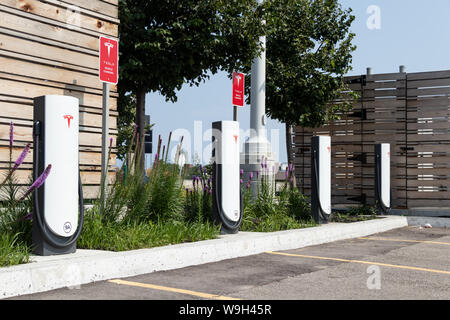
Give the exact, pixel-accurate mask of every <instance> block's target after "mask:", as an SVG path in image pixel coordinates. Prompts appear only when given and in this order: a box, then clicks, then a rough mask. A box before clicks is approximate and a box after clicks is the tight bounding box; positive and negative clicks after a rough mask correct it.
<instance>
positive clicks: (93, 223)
mask: <svg viewBox="0 0 450 320" xmlns="http://www.w3.org/2000/svg"><path fill="white" fill-rule="evenodd" d="M219 233H220V229H219V227H218V226H215V225H213V224H211V223H198V222H190V223H189V222H180V221H175V220H172V221H170V220H159V221H156V222H153V221H148V222H134V223H125V222H122V223H120V222H104V221H102V217H101V216H100V215H98V214H95V213H93V212H89V213H88V214H87V215H86V219H85V224H84V228H83V232H82V234H81V236H80V238H79V239H78V242H77V246H78V247H79V248H85V249H97V250H109V251H126V250H134V249H142V248H152V247H158V246H165V245H169V244H178V243H183V242H192V241H200V240H207V239H214V238H216V237H217V236H218V235H219Z"/></svg>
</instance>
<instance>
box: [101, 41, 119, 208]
mask: <svg viewBox="0 0 450 320" xmlns="http://www.w3.org/2000/svg"><path fill="white" fill-rule="evenodd" d="M99 40H100V41H99V42H100V43H99V53H100V54H99V78H100V81H102V82H103V99H102V169H101V170H102V172H101V178H100V179H101V180H100V186H101V193H100V199H101V209H100V211H101V212H103V208H104V203H105V199H106V189H107V186H108V181H107V180H108V162H109V159H108V148H109V89H110V88H109V87H110V84H111V83H112V84H117V81H118V69H119V42H118V41H117V40H114V39H110V38H106V37H100V39H99Z"/></svg>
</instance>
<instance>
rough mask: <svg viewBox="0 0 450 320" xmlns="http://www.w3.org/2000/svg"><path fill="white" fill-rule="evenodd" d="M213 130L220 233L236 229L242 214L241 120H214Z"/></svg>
mask: <svg viewBox="0 0 450 320" xmlns="http://www.w3.org/2000/svg"><path fill="white" fill-rule="evenodd" d="M212 131H213V134H212V159H213V173H212V196H213V199H212V203H213V206H212V207H213V210H212V211H213V218H214V221H215V222H216V223H217V224H220V225H221V233H223V234H232V233H237V232H238V230H239V227H240V226H241V224H242V217H243V204H242V195H241V188H240V159H239V151H240V150H239V149H240V144H239V122H237V121H217V122H213V123H212Z"/></svg>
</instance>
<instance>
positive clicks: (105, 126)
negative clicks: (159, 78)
mask: <svg viewBox="0 0 450 320" xmlns="http://www.w3.org/2000/svg"><path fill="white" fill-rule="evenodd" d="M108 138H109V83H107V82H103V99H102V174H101V181H100V185H101V194H100V199H101V201H102V203H101V208H102V209H103V206H104V203H105V198H106V190H107V186H108V182H107V180H108V178H107V177H108V160H109V159H108V147H109V143H108V142H109V141H108V140H109V139H108ZM101 211H103V210H101Z"/></svg>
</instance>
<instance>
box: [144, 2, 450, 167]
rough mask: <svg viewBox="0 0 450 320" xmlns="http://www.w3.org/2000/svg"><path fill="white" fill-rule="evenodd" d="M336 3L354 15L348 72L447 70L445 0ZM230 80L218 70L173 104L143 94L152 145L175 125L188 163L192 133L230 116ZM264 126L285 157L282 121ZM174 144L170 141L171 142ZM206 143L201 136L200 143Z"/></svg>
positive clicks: (449, 11) (243, 116) (245, 119)
mask: <svg viewBox="0 0 450 320" xmlns="http://www.w3.org/2000/svg"><path fill="white" fill-rule="evenodd" d="M340 3H341V4H342V5H343V7H345V8H348V7H350V8H352V9H353V15H355V17H356V19H355V21H354V23H353V26H352V32H354V33H355V34H356V37H355V39H354V44H355V45H357V50H356V51H355V52H354V54H353V63H352V67H353V70H352V71H351V72H350V73H349V75H355V74H362V73H365V72H366V68H367V67H372V69H373V73H391V72H397V71H398V67H399V66H400V65H405V66H406V69H407V72H421V71H435V70H445V69H450V68H449V59H450V41H449V40H450V39H448V36H449V35H450V19H449V17H450V1H448V0H433V1H424V0H340ZM371 6H376V7H375V9H377V10H378V12H379V15H376V16H374V14H376V11H373V10H371V11H369V12H368V11H367V10H368V8H369V7H371ZM372 9H373V7H372ZM378 18H379V19H378ZM368 21H369V25H368V24H367V23H368ZM376 22H379V25H377V23H376ZM369 27H370V28H369ZM267 54H270V52H268V53H267ZM231 85H232V83H231V80H230V79H228V77H227V75H226V74H224V73H219V74H216V75H214V76H211V78H210V80H208V81H206V82H205V83H203V84H202V85H200V86H199V87H189V86H185V87H183V88H182V90H181V91H180V92H179V94H178V101H177V102H176V103H171V102H166V101H165V99H164V98H163V97H161V96H160V95H159V94H156V93H150V94H148V95H147V102H146V103H147V104H146V113H147V114H150V116H151V122H152V123H155V126H154V131H153V141H154V150H155V145H156V142H157V138H158V135H161V137H162V139H163V142H164V143H166V142H167V139H168V136H169V132H170V131H174V130H176V129H178V131H177V132H183V131H180V130H179V129H180V128H181V129H184V132H185V133H187V132H189V133H190V136H191V141H190V143H189V141H187V143H184V149H186V150H187V151H188V153H189V159H188V162H192V158H193V154H194V139H196V141H199V139H202V138H203V137H202V136H201V135H200V134H198V132H202V135H205V137H206V136H207V135H208V133H207V132H206V130H207V129H209V128H210V127H211V123H212V122H213V121H217V120H232V115H233V110H232V106H231ZM196 121H197V122H196ZM199 121H201V122H199ZM239 121H240V126H241V128H243V129H244V130H248V129H249V127H250V106H248V105H246V106H245V107H244V108H242V109H240V110H239ZM195 123H196V126H197V130H196V132H195V133H196V134H195V135H194V124H195ZM200 123H201V127H200ZM267 129H268V138H269V140H271V135H270V133H271V132H272V133H273V134H274V136H273V138H272V140H273V141H272V144H273V145H274V146H275V148H274V149H275V150H274V151H275V153H276V154H277V155H276V159H277V160H278V161H279V162H286V150H285V134H284V124H282V123H279V122H278V121H275V120H271V119H269V121H268V124H267ZM277 129H278V130H279V131H278V133H279V134H278V135H277V134H276V133H277V131H276V130H277ZM205 132H206V134H205ZM175 143H176V141H174V142H172V146H174V145H175ZM208 144H209V143H208V142H207V141H206V140H205V141H203V147H206V146H207V145H208ZM201 153H202V152H201V151H200V152H197V155H198V157H199V158H200V159H199V160H201V161H202V162H204V163H207V162H208V161H209V158H208V157H207V152H206V153H205V154H206V155H203V154H201Z"/></svg>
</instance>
